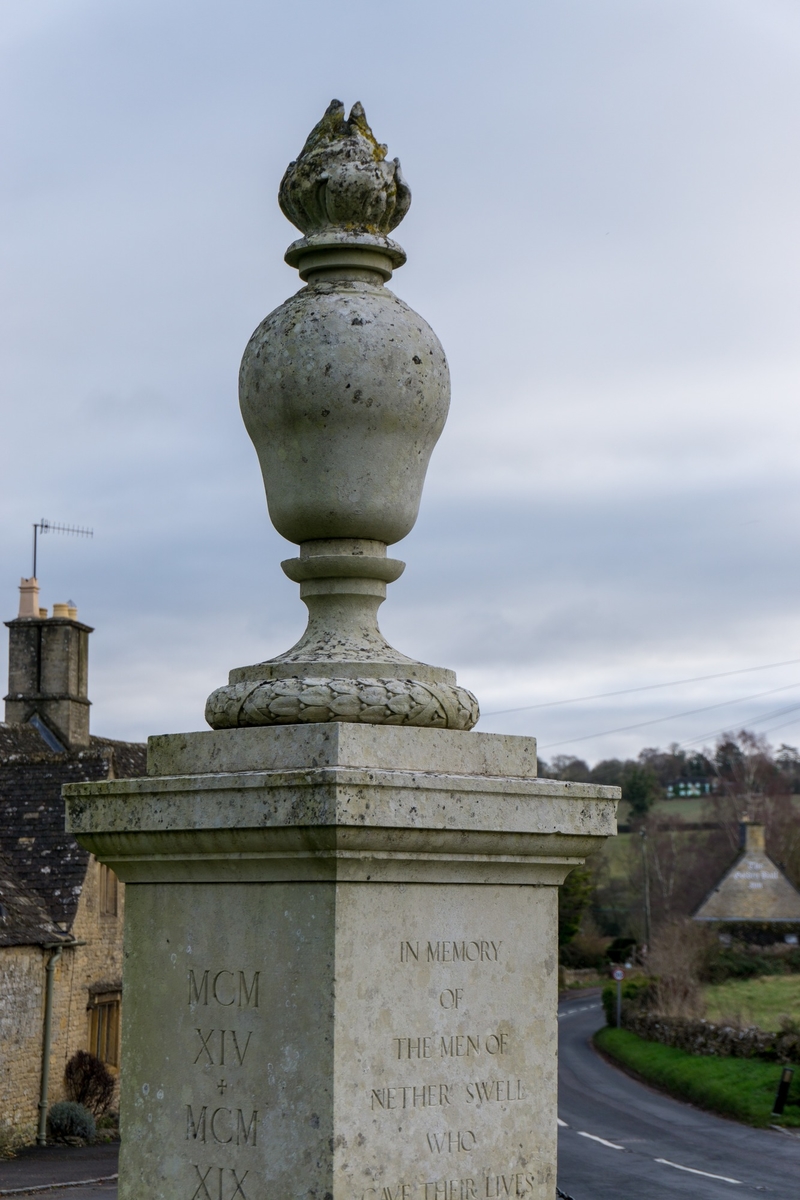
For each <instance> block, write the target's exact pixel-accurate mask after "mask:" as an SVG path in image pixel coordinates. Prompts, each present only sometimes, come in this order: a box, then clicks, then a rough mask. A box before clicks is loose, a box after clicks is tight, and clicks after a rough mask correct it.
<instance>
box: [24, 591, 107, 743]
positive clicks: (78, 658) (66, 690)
mask: <svg viewBox="0 0 800 1200" xmlns="http://www.w3.org/2000/svg"><path fill="white" fill-rule="evenodd" d="M19 591H20V605H19V615H18V616H17V618H16V619H15V620H13V621H6V625H7V627H8V629H9V645H8V695H7V696H6V697H5V702H6V721H7V722H8V724H9V725H24V724H26V723H28V722H32V723H33V724H39V723H42V724H43V725H44V726H45V727H46V729H48V730H49V731H50V732H51V733H52V734H55V736H56V738H57V739H58V740H59V741H60V742H61V743H62V744H63V745H64V747H65V748H68V749H78V748H80V747H82V746H88V745H89V704H90V701H89V697H88V695H87V690H88V665H89V634H90V633H91V632H92V629H91V627H90V626H89V625H84V624H82V623H81V622H80V621H79V620H78V619H77V618H78V610H77V609H76V608H75V606H74V605H73V604H72V603H71V602H70V603H69V604H55V605H53V615H52V617H49V618H48V616H47V609H46V608H39V584H38V582H37V580H36V579H34V578H31V579H23V580H22V581H21V583H20V587H19Z"/></svg>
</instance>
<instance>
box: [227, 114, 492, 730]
mask: <svg viewBox="0 0 800 1200" xmlns="http://www.w3.org/2000/svg"><path fill="white" fill-rule="evenodd" d="M279 200H280V205H281V208H282V210H283V212H284V214H285V215H286V216H287V217H288V218H289V220H290V221H291V222H292V223H293V224H294V225H296V226H297V227H298V229H300V231H301V233H302V234H303V237H301V238H299V239H298V240H297V241H295V242H293V243H292V245H291V246H290V247H289V249H288V250H287V252H286V256H285V257H286V261H287V262H288V263H289V264H290V265H291V266H294V267H296V268H297V270H298V272H299V274H300V276H301V278H302V279H303V280H304V281H305V284H306V286H305V287H303V288H302V289H301V290H300V291H299V292H297V293H296V294H295V295H294V296H292V297H291V298H290V299H288V300H286V301H285V302H284V303H283V304H282V305H281V306H280V307H279V308H277V309H275V311H274V312H272V313H270V315H269V316H268V317H266V319H265V320H264V321H262V323H261V324H260V325H259V327H258V329H257V330H256V331H255V333H254V334H253V336H252V338H251V339H250V342H249V343H248V345H247V348H246V350H245V352H244V357H243V359H242V366H241V370H240V375H239V397H240V404H241V409H242V416H243V418H244V423H245V426H246V428H247V432H248V433H249V435H250V437H251V439H252V441H253V444H254V446H255V448H256V452H257V453H258V458H259V462H260V464H261V471H262V474H263V477H264V486H265V489H266V493H267V504H268V507H269V515H270V518H271V520H272V523H273V525H274V526H275V528H276V529H277V530H278V532H279V533H280V534H282V535H283V537H285V538H287V539H288V540H289V541H291V542H295V543H297V544H298V545H299V547H300V553H299V556H298V557H296V558H291V559H288V560H287V561H286V562H284V563H283V564H282V565H283V569H284V571H285V573H286V574H287V575H288V576H289V578H290V579H292V580H294V581H295V582H297V583H299V584H300V596H301V598H302V599H303V601H304V602H305V604H306V606H307V607H308V612H309V618H308V626H307V628H306V631H305V633H304V634H303V637H302V638H301V639H300V641H299V642H298V643H297V645H296V646H294V647H293V648H292V649H291V650H288V651H287V652H286V653H285V654H282V655H279V656H278V658H275V659H273V660H271V661H269V662H265V663H258V664H256V665H254V666H250V667H241V668H238V669H237V670H234V671H232V672H231V674H230V680H229V683H228V685H227V686H226V687H222V688H219V689H217V691H215V692H214V693H212V695H211V696H210V697H209V700H208V703H207V706H206V719H207V720H208V722H209V724H210V725H211V726H212V727H213V728H215V729H221V728H229V727H231V726H236V725H270V724H288V723H295V722H301V721H367V722H373V723H378V724H397V725H400V724H404V725H422V726H440V727H446V728H453V729H471V728H472V726H473V725H474V724H475V723H476V721H477V719H478V705H477V701H476V700H475V697H474V696H473V695H472V694H471V693H470V692H467V691H466V690H465V689H464V688H460V687H458V686H457V685H456V679H455V675H454V673H453V672H452V671H448V670H445V669H443V668H440V667H432V666H428V665H427V664H425V663H418V662H415V661H414V660H413V659H410V658H408V657H406V656H405V655H404V654H400V653H399V652H398V651H397V650H395V649H393V648H392V647H391V646H390V645H389V644H388V643H387V642H386V640H385V639H384V637H383V635H382V634H381V632H380V630H379V628H378V622H377V611H378V607H379V605H380V604H381V603H382V602H383V600H384V599H385V598H386V585H387V583H391V582H392V581H393V580H395V579H397V578H398V576H399V575H400V574H401V573H402V571H403V568H404V563H402V562H401V561H400V560H399V559H394V558H389V557H387V553H386V549H387V546H388V545H391V544H393V543H394V542H398V541H400V540H401V539H402V538H404V537H405V536H406V535H407V534H408V533H409V532H410V531H411V529H413V527H414V523H415V522H416V519H417V514H418V512H419V504H420V498H421V495H422V488H423V484H424V482H425V473H426V471H427V468H428V462H429V460H430V456H431V453H432V451H433V448H434V446H435V445H436V442H437V441H438V439H439V435H440V434H441V432H442V429H443V428H444V423H445V420H446V418H447V410H448V407H449V404H450V374H449V370H448V367H447V359H446V358H445V354H444V350H443V349H442V346H441V344H440V342H439V339H438V338H437V336H436V334H435V333H434V332H433V330H432V329H431V327H430V326H429V325H428V324H427V322H426V321H424V320H423V318H422V317H420V316H419V315H418V314H417V313H415V312H414V311H413V309H411V308H409V307H408V305H407V304H404V303H403V301H402V300H400V299H399V298H398V297H397V296H395V295H394V293H393V292H391V291H390V290H389V289H388V288H387V287H386V286H385V285H386V282H387V281H388V280H389V279H390V278H391V275H392V271H393V270H395V269H396V268H397V267H400V266H402V265H403V263H404V262H405V260H406V256H405V252H404V251H403V250H402V248H401V247H400V246H398V245H397V243H396V242H394V241H393V240H392V239H391V238H390V237H389V236H388V235H389V233H390V232H391V231H392V230H393V229H394V228H395V226H397V225H398V224H399V223H400V221H401V220H402V219H403V217H404V216H405V214H406V212H407V211H408V208H409V205H410V203H411V193H410V191H409V189H408V185H407V184H406V182H405V180H404V179H403V175H402V172H401V170H400V163H399V161H398V160H397V159H394V160H387V158H386V147H385V146H382V145H380V144H379V143H378V142H377V141H376V140H375V137H374V136H373V133H372V130H371V129H370V127H369V125H368V124H367V120H366V117H365V115H364V110H363V109H362V107H361V105H360V104H356V105H355V106H354V108H353V109H352V111H351V113H350V116H349V117H348V118H345V113H344V108H343V106H342V104H341V103H340V102H339V101H338V100H334V101H332V102H331V104H330V106H329V107H328V110H327V112H326V113H325V115H324V116H323V118H322V120H321V121H320V122H319V124H318V125H317V126H316V127H315V128H314V129H313V130H312V132H311V134H310V135H309V137H308V139H307V141H306V144H305V146H304V147H303V150H302V153H301V154H300V156H299V158H298V159H297V161H296V162H292V163H290V164H289V167H288V169H287V171H286V174H285V175H284V177H283V180H282V182H281V187H280V196H279Z"/></svg>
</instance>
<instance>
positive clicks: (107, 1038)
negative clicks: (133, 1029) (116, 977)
mask: <svg viewBox="0 0 800 1200" xmlns="http://www.w3.org/2000/svg"><path fill="white" fill-rule="evenodd" d="M120 1001H121V995H120V993H119V992H100V993H99V994H98V995H95V996H92V997H91V998H90V1000H89V1051H90V1053H92V1054H94V1055H96V1056H97V1058H99V1059H100V1061H101V1062H104V1063H105V1064H106V1065H107V1066H109V1067H118V1066H119V1025H120V1007H121V1005H120Z"/></svg>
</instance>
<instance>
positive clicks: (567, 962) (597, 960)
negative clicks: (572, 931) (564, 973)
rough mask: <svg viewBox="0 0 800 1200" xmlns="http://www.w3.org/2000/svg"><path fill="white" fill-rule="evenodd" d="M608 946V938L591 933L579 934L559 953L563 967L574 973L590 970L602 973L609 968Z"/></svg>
mask: <svg viewBox="0 0 800 1200" xmlns="http://www.w3.org/2000/svg"><path fill="white" fill-rule="evenodd" d="M607 945H608V938H603V937H599V936H597V935H594V934H591V933H579V934H578V935H577V936H576V937H574V938H573V939H572V941H571V942H569V943H568V944H567V945H566V946H562V947H561V949H560V951H559V958H560V960H561V965H562V966H563V967H568V968H569V969H570V970H573V971H575V970H578V971H580V970H584V971H585V970H589V969H590V968H593V969H594V970H595V971H602V970H603V968H604V967H606V966H608V959H607V958H606V947H607Z"/></svg>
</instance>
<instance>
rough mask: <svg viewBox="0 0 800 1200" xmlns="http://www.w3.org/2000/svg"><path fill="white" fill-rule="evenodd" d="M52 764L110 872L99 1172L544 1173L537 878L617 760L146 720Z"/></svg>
mask: <svg viewBox="0 0 800 1200" xmlns="http://www.w3.org/2000/svg"><path fill="white" fill-rule="evenodd" d="M149 770H150V771H151V774H150V776H149V777H148V778H145V779H138V780H119V781H112V782H103V783H95V784H81V785H74V786H72V787H70V788H68V789H66V791H67V794H68V821H69V825H70V828H71V829H72V830H73V831H74V833H75V835H76V836H77V838H78V840H79V841H80V842H81V843H82V844H83V845H85V846H87V847H88V848H89V849H91V850H92V851H93V852H94V853H95V854H96V855H97V857H98V858H99V859H100V860H101V861H103V862H105V863H107V864H108V865H109V866H111V867H112V868H113V869H114V870H115V871H116V872H117V874H118V875H119V876H120V877H121V878H122V879H124V880H125V882H126V883H127V884H128V885H129V886H128V889H127V901H126V906H127V914H126V920H127V924H126V960H125V975H124V1004H123V1014H124V1025H123V1063H122V1078H123V1090H122V1139H123V1140H122V1156H121V1166H120V1197H121V1200H134V1198H136V1200H145V1198H146V1200H162V1198H163V1200H237V1197H238V1198H240V1200H289V1197H298V1198H299V1197H314V1198H315V1200H499V1198H500V1197H503V1198H508V1197H532V1198H535V1200H553V1197H554V1195H555V1165H556V1107H555V1106H556V1008H557V995H556V979H557V938H556V923H557V885H558V884H559V883H560V882H561V881H562V880H563V879H564V877H565V876H566V874H567V873H568V871H569V870H570V869H571V867H572V866H574V865H575V864H576V863H579V862H581V861H582V860H583V858H584V856H585V855H586V854H587V852H588V851H589V850H590V849H592V848H594V847H595V846H596V845H597V844H598V841H599V839H602V838H605V837H606V836H608V835H609V834H612V833H614V832H615V823H614V812H615V807H616V800H617V799H618V796H619V791H618V789H616V788H608V787H599V786H594V785H584V784H568V783H560V782H554V781H552V780H539V779H537V778H536V753H535V742H534V740H533V739H531V738H516V737H502V736H496V735H491V734H475V733H462V732H457V731H451V730H428V729H416V728H400V727H396V726H383V727H371V726H364V725H354V724H344V723H335V724H318V725H307V726H289V725H286V726H278V727H265V728H251V729H235V730H225V731H218V732H213V733H201V734H188V735H175V736H172V737H161V738H153V739H151V741H150V747H149Z"/></svg>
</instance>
